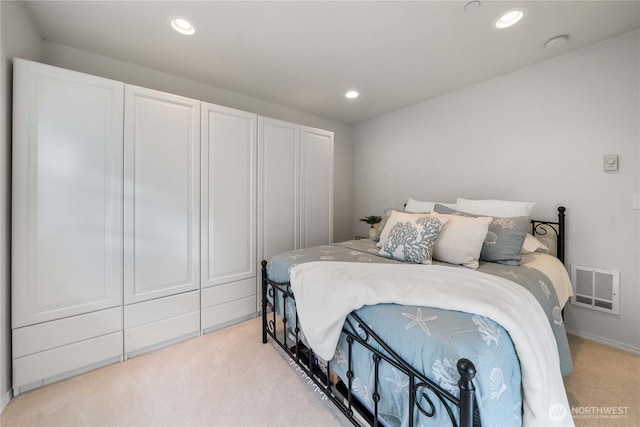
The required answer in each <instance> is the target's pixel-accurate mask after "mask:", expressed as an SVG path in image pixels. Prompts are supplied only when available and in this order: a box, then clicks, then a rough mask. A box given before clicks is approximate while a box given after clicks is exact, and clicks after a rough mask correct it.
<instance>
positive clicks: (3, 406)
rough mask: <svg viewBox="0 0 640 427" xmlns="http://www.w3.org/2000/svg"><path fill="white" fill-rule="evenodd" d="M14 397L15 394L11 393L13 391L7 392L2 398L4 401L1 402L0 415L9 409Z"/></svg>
mask: <svg viewBox="0 0 640 427" xmlns="http://www.w3.org/2000/svg"><path fill="white" fill-rule="evenodd" d="M12 396H13V393H12V392H11V390H9V391H7V392H6V393H5V395H4V396H2V401H1V402H0V414H1V413H2V411H4V408H6V407H7V405H8V404H9V401H10V400H11V397H12Z"/></svg>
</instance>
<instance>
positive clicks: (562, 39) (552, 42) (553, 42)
mask: <svg viewBox="0 0 640 427" xmlns="http://www.w3.org/2000/svg"><path fill="white" fill-rule="evenodd" d="M568 41H569V36H568V35H566V34H563V35H561V36H555V37H553V38H551V39H549V40H548V41H547V42H546V43H545V44H544V47H545V48H547V49H559V48H561V47H562V46H564V45H565V44H567V42H568Z"/></svg>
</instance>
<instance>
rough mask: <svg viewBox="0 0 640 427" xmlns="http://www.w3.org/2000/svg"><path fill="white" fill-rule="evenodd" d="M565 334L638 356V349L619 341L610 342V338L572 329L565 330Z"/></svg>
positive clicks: (639, 349) (639, 353)
mask: <svg viewBox="0 0 640 427" xmlns="http://www.w3.org/2000/svg"><path fill="white" fill-rule="evenodd" d="M566 331H567V333H568V334H570V335H575V336H577V337H580V338H584V339H587V340H589V341H595V342H597V343H600V344H604V345H607V346H609V347H613V348H617V349H618V350H623V351H627V352H629V353H633V354H637V355H640V348H639V347H634V346H631V345H629V344H625V343H623V342H620V341H616V340H612V339H610V338H605V337H601V336H599V335H594V334H590V333H589V332H583V331H576V330H573V329H566Z"/></svg>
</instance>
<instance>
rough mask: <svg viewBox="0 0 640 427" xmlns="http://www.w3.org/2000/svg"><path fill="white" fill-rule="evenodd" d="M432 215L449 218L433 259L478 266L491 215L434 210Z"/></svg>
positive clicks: (491, 219) (437, 243)
mask: <svg viewBox="0 0 640 427" xmlns="http://www.w3.org/2000/svg"><path fill="white" fill-rule="evenodd" d="M430 215H433V216H435V217H436V218H438V219H440V221H443V220H445V219H446V220H447V223H446V225H445V226H444V227H443V228H442V231H441V232H440V237H438V240H437V241H436V246H435V248H434V249H433V259H435V260H436V261H443V262H448V263H450V264H461V265H464V266H465V267H469V268H478V266H479V265H480V264H479V263H478V259H479V258H480V252H481V251H482V244H483V243H484V240H485V238H486V237H487V231H488V230H489V224H491V222H492V221H493V218H491V217H476V218H474V217H466V216H460V215H444V214H439V213H436V212H432V213H431V214H430Z"/></svg>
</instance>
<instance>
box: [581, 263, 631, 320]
mask: <svg viewBox="0 0 640 427" xmlns="http://www.w3.org/2000/svg"><path fill="white" fill-rule="evenodd" d="M571 283H573V292H574V294H575V295H574V296H573V297H571V304H573V305H577V306H579V307H586V308H590V309H592V310H598V311H603V312H605V313H611V314H620V304H619V302H620V272H619V271H611V270H603V269H600V268H593V267H582V266H579V265H572V266H571Z"/></svg>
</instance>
